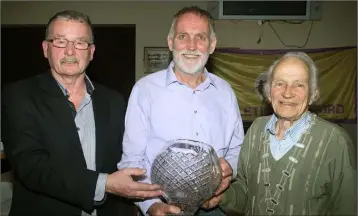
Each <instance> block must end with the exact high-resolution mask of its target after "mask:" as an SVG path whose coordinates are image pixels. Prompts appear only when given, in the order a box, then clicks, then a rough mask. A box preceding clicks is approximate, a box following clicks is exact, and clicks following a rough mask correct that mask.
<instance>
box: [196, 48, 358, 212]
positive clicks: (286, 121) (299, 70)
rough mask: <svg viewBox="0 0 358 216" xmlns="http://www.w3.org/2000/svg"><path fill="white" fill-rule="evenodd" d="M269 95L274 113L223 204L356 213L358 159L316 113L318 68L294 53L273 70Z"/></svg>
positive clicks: (258, 123) (260, 121) (248, 145)
mask: <svg viewBox="0 0 358 216" xmlns="http://www.w3.org/2000/svg"><path fill="white" fill-rule="evenodd" d="M267 73H268V74H267V75H268V81H267V82H266V84H265V89H264V91H265V96H266V97H267V100H268V101H269V102H270V103H271V105H272V108H273V110H274V115H272V116H267V117H260V118H257V119H256V120H255V121H254V122H253V123H252V125H251V127H250V129H249V130H248V132H247V134H246V136H245V140H244V143H243V147H242V150H241V153H240V158H239V168H238V174H237V177H236V179H235V181H234V182H233V183H232V184H231V186H230V187H229V188H228V190H227V191H226V192H225V193H224V194H221V195H219V196H217V197H214V198H212V199H211V200H209V201H207V202H206V203H205V204H204V206H203V207H204V208H210V207H213V206H215V205H217V204H218V203H219V204H220V206H222V207H223V208H224V209H226V210H235V211H236V212H240V213H243V214H245V215H356V204H357V199H356V194H357V188H356V184H357V182H356V177H357V176H356V155H355V149H354V148H353V145H352V141H351V139H350V138H349V137H348V135H347V133H346V132H345V131H344V130H343V129H342V128H341V127H340V126H338V125H335V124H332V123H330V122H328V121H325V120H323V119H322V118H320V117H318V116H317V115H315V114H313V113H311V112H310V111H308V107H309V105H311V104H312V103H313V102H315V101H316V100H317V99H318V97H319V90H318V85H317V80H318V78H317V68H316V66H315V64H314V63H313V61H312V59H311V58H310V57H309V56H308V55H306V54H305V53H302V52H290V53H287V54H286V55H284V56H283V57H282V58H280V59H279V60H278V61H276V62H275V63H274V64H273V65H272V66H271V67H270V68H269V70H268V72H267Z"/></svg>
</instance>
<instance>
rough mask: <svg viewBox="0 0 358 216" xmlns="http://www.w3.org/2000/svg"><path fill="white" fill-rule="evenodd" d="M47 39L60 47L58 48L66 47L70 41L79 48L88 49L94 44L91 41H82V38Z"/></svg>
mask: <svg viewBox="0 0 358 216" xmlns="http://www.w3.org/2000/svg"><path fill="white" fill-rule="evenodd" d="M46 41H48V42H51V43H52V44H53V46H55V47H58V48H65V47H66V46H67V44H68V43H69V42H72V43H73V46H74V47H75V48H76V49H79V50H86V49H88V48H89V47H90V45H91V44H92V43H89V42H86V41H80V40H76V41H70V40H67V39H66V38H55V39H48V40H46Z"/></svg>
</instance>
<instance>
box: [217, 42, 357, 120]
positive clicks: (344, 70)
mask: <svg viewBox="0 0 358 216" xmlns="http://www.w3.org/2000/svg"><path fill="white" fill-rule="evenodd" d="M308 55H309V56H310V57H311V58H312V59H313V60H314V62H315V63H316V65H317V67H318V70H319V85H320V86H319V87H320V99H319V100H318V101H317V102H316V105H315V107H314V110H315V111H316V113H317V114H318V115H319V116H321V117H322V118H324V119H329V120H354V119H356V112H355V104H356V76H357V70H356V66H357V49H356V48H349V49H337V50H326V51H319V52H312V53H308ZM280 56H282V54H264V55H263V54H259V53H258V54H252V53H249V54H243V53H232V52H215V53H214V54H213V55H212V56H211V65H212V72H213V73H214V74H216V75H218V76H219V77H221V78H223V79H225V80H226V81H228V82H229V83H230V84H231V86H232V88H233V89H234V91H235V93H236V96H237V99H238V102H239V106H240V111H241V115H242V118H243V120H244V121H253V120H254V119H255V118H257V117H259V116H262V115H265V113H267V112H266V111H267V108H265V104H264V103H263V102H262V101H261V99H260V96H259V94H258V93H257V92H258V91H259V90H258V89H257V86H258V83H259V82H260V77H262V73H263V72H264V71H266V70H267V69H268V67H269V66H270V65H271V64H272V63H273V62H274V61H275V60H276V59H278V58H279V57H280ZM260 75H261V76H260Z"/></svg>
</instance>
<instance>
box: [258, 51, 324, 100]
mask: <svg viewBox="0 0 358 216" xmlns="http://www.w3.org/2000/svg"><path fill="white" fill-rule="evenodd" d="M292 57H293V58H297V59H299V60H301V61H302V62H303V63H304V64H305V65H306V67H307V68H308V77H309V79H308V80H309V85H308V89H309V105H311V104H312V103H314V102H316V101H317V100H318V98H319V87H318V72H317V71H318V69H317V67H316V64H315V63H314V62H313V60H312V59H311V58H310V57H309V56H308V55H307V54H306V53H304V52H288V53H286V54H285V55H283V56H282V57H281V58H280V59H278V60H276V61H275V62H274V63H273V64H272V65H271V66H270V67H269V69H268V70H267V71H266V73H267V81H266V83H265V87H264V95H265V97H266V99H268V98H269V97H270V94H271V92H270V91H271V84H272V78H273V72H274V71H275V69H276V67H277V66H278V65H279V64H280V62H282V61H283V60H284V59H286V58H292Z"/></svg>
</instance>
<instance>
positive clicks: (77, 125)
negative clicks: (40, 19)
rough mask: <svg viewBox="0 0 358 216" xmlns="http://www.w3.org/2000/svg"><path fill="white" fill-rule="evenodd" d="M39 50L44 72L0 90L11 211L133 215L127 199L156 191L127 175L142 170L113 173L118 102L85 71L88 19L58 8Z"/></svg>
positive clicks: (119, 128)
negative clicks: (10, 176)
mask: <svg viewBox="0 0 358 216" xmlns="http://www.w3.org/2000/svg"><path fill="white" fill-rule="evenodd" d="M42 48H43V53H44V56H45V57H46V58H47V59H48V61H49V65H50V70H49V72H47V73H44V74H40V75H37V76H36V77H34V78H30V79H27V80H23V81H19V82H17V83H14V84H10V85H9V86H7V87H6V88H5V89H4V91H3V96H2V136H3V137H2V141H3V143H4V148H5V153H6V155H7V157H8V159H9V161H10V164H11V166H12V168H13V170H14V173H15V180H14V191H13V200H12V206H11V210H10V215H13V216H17V215H19V216H22V215H59V216H63V215H108V216H112V215H134V211H135V208H134V205H133V204H132V203H131V202H129V200H128V199H127V198H134V199H143V198H148V197H156V196H160V195H161V194H162V192H161V191H160V190H159V189H160V188H159V186H158V185H152V184H145V183H139V182H135V181H133V179H132V176H141V175H144V173H145V170H143V169H136V168H133V169H132V168H127V169H121V170H118V171H117V166H116V164H117V163H118V162H119V161H120V159H121V152H122V144H121V143H122V136H123V130H124V129H123V125H124V114H125V103H124V100H123V98H122V96H121V95H120V94H118V93H116V92H115V91H112V90H109V89H107V88H105V87H104V86H102V85H99V84H96V83H92V82H91V81H90V79H89V77H88V76H86V74H85V70H86V68H87V66H88V64H89V62H90V61H91V60H92V59H93V54H94V51H95V45H94V38H93V33H92V29H91V22H90V20H89V18H88V17H87V16H86V15H84V14H81V13H79V12H76V11H63V12H59V13H57V14H56V15H55V16H53V17H52V18H51V19H50V20H49V22H48V25H47V28H46V39H45V40H44V41H43V42H42Z"/></svg>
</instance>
